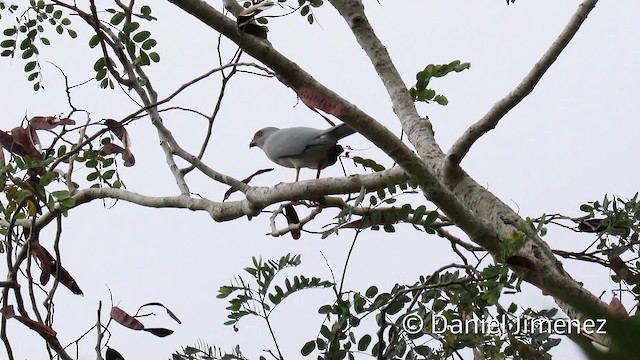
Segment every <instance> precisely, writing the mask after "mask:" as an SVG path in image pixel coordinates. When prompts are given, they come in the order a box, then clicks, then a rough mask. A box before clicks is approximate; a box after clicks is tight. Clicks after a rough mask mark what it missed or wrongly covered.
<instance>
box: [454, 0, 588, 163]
mask: <svg viewBox="0 0 640 360" xmlns="http://www.w3.org/2000/svg"><path fill="white" fill-rule="evenodd" d="M597 2H598V0H584V1H583V2H582V4H580V6H579V7H578V10H577V11H576V13H575V14H574V15H573V17H572V18H571V20H570V21H569V23H568V24H567V25H566V26H565V28H564V29H563V30H562V32H561V33H560V35H559V36H558V38H557V39H556V40H555V41H554V42H553V44H551V46H550V47H549V49H547V51H546V52H545V53H544V55H542V57H541V58H540V60H539V61H538V62H537V63H536V64H535V65H534V66H533V69H531V71H530V72H529V74H527V76H526V77H525V78H524V79H523V80H522V82H520V84H518V86H517V87H516V88H515V89H513V90H512V91H511V92H510V93H509V94H507V96H505V97H504V98H502V99H501V100H500V101H498V102H497V103H495V104H494V105H493V106H492V107H491V109H490V110H489V112H488V113H487V114H486V115H485V116H483V117H482V118H481V119H480V120H478V122H476V123H475V124H473V125H471V126H470V127H469V128H468V129H467V131H465V133H464V134H462V136H460V138H459V139H458V140H457V141H456V142H455V143H454V144H453V146H452V147H451V149H450V150H449V153H448V154H447V158H446V163H445V175H446V176H451V175H453V174H455V172H456V169H457V167H458V165H459V164H460V162H461V161H462V159H463V158H464V157H465V156H466V154H467V153H468V152H469V149H471V146H472V145H473V144H474V143H475V142H476V141H477V140H478V139H480V137H482V136H483V135H484V134H486V133H487V132H489V131H491V130H492V129H494V128H495V127H496V125H498V122H499V121H500V120H501V119H502V118H503V117H504V116H505V115H506V114H507V113H508V112H509V111H510V110H511V109H513V108H514V107H515V106H516V105H518V103H520V101H522V100H523V99H524V98H525V97H526V96H527V95H529V94H530V93H531V92H532V91H533V89H534V88H535V87H536V85H537V84H538V82H539V81H540V79H542V76H543V75H544V74H545V73H546V72H547V70H549V68H550V67H551V65H553V63H554V62H555V61H556V59H558V56H560V53H562V51H563V50H564V49H565V48H566V47H567V45H569V42H570V41H571V39H573V37H574V36H575V34H576V33H577V32H578V29H580V26H581V25H582V23H583V22H584V21H585V20H586V19H587V16H588V15H589V13H590V12H591V10H593V8H594V7H595V6H596V3H597Z"/></svg>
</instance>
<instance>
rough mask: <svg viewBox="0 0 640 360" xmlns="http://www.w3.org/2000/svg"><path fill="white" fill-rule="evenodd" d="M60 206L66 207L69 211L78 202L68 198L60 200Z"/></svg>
mask: <svg viewBox="0 0 640 360" xmlns="http://www.w3.org/2000/svg"><path fill="white" fill-rule="evenodd" d="M60 204H61V205H63V206H64V207H66V208H67V209H69V208H72V207H73V206H74V205H75V204H76V200H75V199H73V198H68V199H64V200H60ZM65 216H66V215H65Z"/></svg>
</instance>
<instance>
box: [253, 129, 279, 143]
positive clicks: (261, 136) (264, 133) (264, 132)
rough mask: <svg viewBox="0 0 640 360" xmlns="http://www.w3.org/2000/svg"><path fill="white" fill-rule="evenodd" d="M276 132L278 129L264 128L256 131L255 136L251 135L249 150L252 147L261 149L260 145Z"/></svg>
mask: <svg viewBox="0 0 640 360" xmlns="http://www.w3.org/2000/svg"><path fill="white" fill-rule="evenodd" d="M277 130H279V129H278V128H275V127H266V128H264V129H260V130H258V131H256V133H255V135H253V139H252V140H251V142H250V143H249V148H252V147H254V146H257V147H259V148H262V145H263V144H264V143H265V141H267V138H268V137H269V135H270V134H271V133H273V132H274V131H277Z"/></svg>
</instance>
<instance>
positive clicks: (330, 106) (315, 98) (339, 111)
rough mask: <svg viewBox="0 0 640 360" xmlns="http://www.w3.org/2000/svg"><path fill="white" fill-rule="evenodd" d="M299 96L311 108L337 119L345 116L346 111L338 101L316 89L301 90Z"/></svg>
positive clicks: (304, 88)
mask: <svg viewBox="0 0 640 360" xmlns="http://www.w3.org/2000/svg"><path fill="white" fill-rule="evenodd" d="M298 96H299V97H300V100H302V102H303V103H305V104H306V105H307V106H309V107H311V108H316V109H320V110H322V111H324V112H326V113H327V114H331V115H333V116H336V117H340V116H342V115H344V109H343V108H342V105H340V103H339V102H338V101H336V100H335V99H333V98H331V97H329V96H327V95H325V94H322V93H321V92H319V91H317V90H315V89H312V88H308V87H303V88H300V89H299V90H298Z"/></svg>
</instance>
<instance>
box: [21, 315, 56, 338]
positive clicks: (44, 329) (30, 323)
mask: <svg viewBox="0 0 640 360" xmlns="http://www.w3.org/2000/svg"><path fill="white" fill-rule="evenodd" d="M15 319H16V320H18V321H20V322H21V323H23V324H24V325H26V326H27V327H28V328H29V329H31V330H34V331H36V332H37V333H38V334H46V335H49V336H56V335H57V334H58V333H57V332H56V331H55V330H53V329H52V328H50V327H48V326H47V325H45V324H43V323H41V322H37V321H35V320H32V319H30V318H28V317H26V316H16V317H15Z"/></svg>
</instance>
